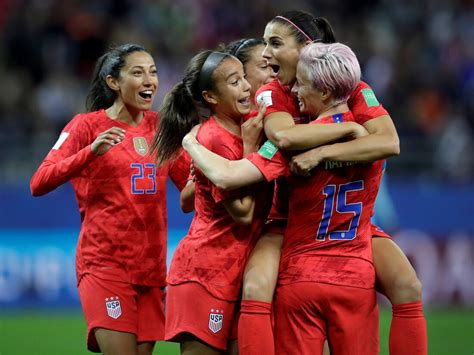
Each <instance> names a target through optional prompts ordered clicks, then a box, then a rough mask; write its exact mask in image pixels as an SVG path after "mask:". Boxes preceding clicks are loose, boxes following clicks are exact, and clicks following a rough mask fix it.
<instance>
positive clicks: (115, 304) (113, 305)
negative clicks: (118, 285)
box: [105, 297, 122, 319]
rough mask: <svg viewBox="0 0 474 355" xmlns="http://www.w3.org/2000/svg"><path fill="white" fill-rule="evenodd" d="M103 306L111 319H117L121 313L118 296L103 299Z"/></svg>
mask: <svg viewBox="0 0 474 355" xmlns="http://www.w3.org/2000/svg"><path fill="white" fill-rule="evenodd" d="M105 308H106V309H107V314H108V315H109V317H111V318H113V319H117V318H118V317H120V316H121V315H122V306H121V305H120V301H119V298H118V297H110V298H106V299H105Z"/></svg>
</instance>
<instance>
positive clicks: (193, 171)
mask: <svg viewBox="0 0 474 355" xmlns="http://www.w3.org/2000/svg"><path fill="white" fill-rule="evenodd" d="M195 174H196V172H195V170H194V161H193V160H191V164H189V175H191V179H190V180H191V181H192V182H194V180H195V178H196V176H195Z"/></svg>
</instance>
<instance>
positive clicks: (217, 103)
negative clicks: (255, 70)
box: [206, 57, 250, 121]
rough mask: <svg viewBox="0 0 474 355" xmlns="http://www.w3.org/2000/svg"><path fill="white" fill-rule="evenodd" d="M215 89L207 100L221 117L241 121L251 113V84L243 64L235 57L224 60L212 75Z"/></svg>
mask: <svg viewBox="0 0 474 355" xmlns="http://www.w3.org/2000/svg"><path fill="white" fill-rule="evenodd" d="M212 79H213V81H214V86H215V89H214V90H213V91H210V92H209V93H208V94H209V98H207V99H206V100H207V101H208V102H209V103H210V104H211V105H212V110H213V112H214V113H215V114H216V115H218V116H219V117H224V116H226V117H229V118H231V119H233V120H234V121H240V120H241V119H242V116H244V115H246V114H248V113H249V112H250V84H249V82H248V81H247V80H246V79H245V74H244V67H243V66H242V63H241V62H240V61H239V60H238V59H236V58H233V57H229V58H226V59H224V60H223V61H222V62H221V63H220V64H219V66H218V67H217V68H216V70H215V71H214V73H213V74H212Z"/></svg>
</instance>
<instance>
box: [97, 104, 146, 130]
mask: <svg viewBox="0 0 474 355" xmlns="http://www.w3.org/2000/svg"><path fill="white" fill-rule="evenodd" d="M105 112H106V113H107V116H109V117H110V118H111V119H112V120H116V121H120V122H123V123H125V124H128V125H129V126H132V127H137V126H139V125H140V122H141V121H142V119H143V116H144V113H143V111H137V112H131V111H130V110H128V109H127V107H126V106H125V105H124V104H123V103H117V102H114V104H113V105H112V106H111V107H109V108H108V109H107V110H105Z"/></svg>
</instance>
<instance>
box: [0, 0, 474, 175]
mask: <svg viewBox="0 0 474 355" xmlns="http://www.w3.org/2000/svg"><path fill="white" fill-rule="evenodd" d="M293 8H294V9H302V10H307V11H310V12H312V13H314V14H316V15H318V16H325V17H327V18H328V19H329V20H330V21H331V23H333V24H334V27H335V31H336V36H337V39H338V40H339V41H341V42H345V43H348V44H350V46H351V48H354V50H355V52H356V54H357V55H358V57H359V59H360V61H361V63H362V67H363V76H364V79H365V80H366V81H368V82H369V83H370V84H371V85H372V86H373V87H374V89H375V91H376V94H377V96H378V98H379V100H380V101H381V102H382V103H383V104H384V106H385V107H387V109H388V110H389V111H390V113H391V116H392V117H393V119H394V121H395V123H396V125H397V128H398V130H399V134H400V138H401V148H402V154H401V155H400V156H399V157H397V158H394V159H393V161H391V162H390V174H392V175H397V174H398V175H400V174H409V175H415V174H418V175H421V176H430V177H433V178H444V179H455V180H457V181H471V182H472V181H473V172H474V161H473V158H472V154H469V152H470V151H471V147H472V145H473V144H472V142H473V130H474V100H473V99H472V98H473V97H474V46H472V43H474V2H473V1H472V0H454V1H450V2H447V1H442V0H421V1H418V2H416V1H413V0H400V1H396V2H394V1H389V0H363V1H358V2H353V1H349V0H347V1H340V2H336V3H335V2H333V1H329V0H320V1H317V2H314V1H310V0H292V1H289V0H287V1H283V0H278V1H267V0H254V1H253V2H252V6H249V5H248V2H246V1H243V0H234V1H232V2H231V1H230V0H229V1H223V0H196V1H186V0H163V1H159V2H157V1H153V0H135V1H131V0H102V1H94V0H80V1H79V0H71V1H61V0H19V1H13V0H0V77H1V80H2V88H3V92H2V95H1V97H0V122H1V124H2V127H3V128H4V131H3V132H2V133H0V139H1V141H0V143H1V148H3V149H4V150H3V151H5V150H6V151H8V154H2V157H1V158H0V166H1V169H0V172H1V173H0V178H1V179H2V181H24V180H26V179H27V178H28V177H29V176H30V175H31V172H32V171H33V169H34V167H35V166H37V165H38V163H39V161H40V160H41V159H42V158H43V156H44V155H46V153H47V151H48V150H49V149H50V147H51V146H52V145H53V144H54V141H55V140H56V138H57V134H58V133H59V131H60V129H61V128H62V127H63V126H64V124H65V123H66V121H67V120H69V118H70V117H71V112H76V111H81V108H83V102H82V101H81V97H84V96H85V92H86V90H87V87H88V85H89V82H88V79H87V78H89V77H90V76H91V71H92V69H93V63H94V61H95V60H96V59H97V58H98V57H99V56H100V55H101V54H102V53H103V52H104V51H105V50H106V49H107V48H108V47H109V46H110V45H112V44H119V43H123V42H137V43H141V44H143V45H144V46H146V47H147V48H150V49H151V52H152V53H153V54H155V55H156V58H159V60H158V62H157V65H158V71H159V74H160V80H161V83H160V89H159V99H160V98H163V96H164V95H165V93H166V92H167V91H168V90H169V89H170V88H171V87H172V85H173V84H174V83H175V82H176V81H177V78H178V77H180V76H181V74H182V72H183V69H184V65H185V63H186V62H187V61H188V60H189V58H190V57H191V56H192V55H193V54H195V53H196V52H197V51H198V50H200V49H203V48H213V47H215V46H216V45H217V44H218V43H222V42H229V41H230V40H233V39H236V38H241V37H246V36H247V37H254V36H261V35H262V32H263V29H264V25H265V23H266V22H267V21H268V19H269V18H271V17H272V16H273V15H274V14H275V13H277V12H280V11H281V10H288V9H293ZM158 101H160V100H158ZM158 105H159V103H157V105H156V107H155V109H157V108H158Z"/></svg>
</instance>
